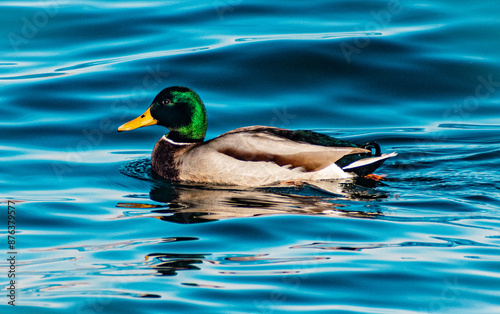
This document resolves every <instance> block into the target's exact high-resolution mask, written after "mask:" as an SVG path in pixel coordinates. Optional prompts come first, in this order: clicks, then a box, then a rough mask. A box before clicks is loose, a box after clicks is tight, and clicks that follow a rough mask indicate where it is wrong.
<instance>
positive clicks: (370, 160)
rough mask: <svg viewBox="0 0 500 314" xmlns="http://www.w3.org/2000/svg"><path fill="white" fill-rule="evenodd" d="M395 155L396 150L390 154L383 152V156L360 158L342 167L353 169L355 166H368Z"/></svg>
mask: <svg viewBox="0 0 500 314" xmlns="http://www.w3.org/2000/svg"><path fill="white" fill-rule="evenodd" d="M394 156H397V153H396V152H392V153H390V154H382V156H378V157H370V158H364V159H360V160H357V161H355V162H353V163H350V164H348V165H347V166H344V167H343V168H342V170H349V169H353V168H358V167H363V166H366V165H369V164H373V163H374V162H377V161H380V160H384V159H387V158H391V157H394Z"/></svg>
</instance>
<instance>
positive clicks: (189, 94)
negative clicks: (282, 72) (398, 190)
mask: <svg viewBox="0 0 500 314" xmlns="http://www.w3.org/2000/svg"><path fill="white" fill-rule="evenodd" d="M154 124H158V125H161V126H164V127H166V128H168V129H169V130H170V132H168V134H166V135H164V136H162V137H161V138H160V139H159V140H158V142H157V143H156V145H155V147H154V149H153V152H152V156H151V165H152V169H153V170H154V171H155V172H156V173H157V174H159V175H160V176H162V177H164V178H166V179H168V180H172V181H191V182H199V183H214V184H224V185H242V186H262V185H271V184H274V183H279V182H284V181H292V182H293V181H310V180H331V179H341V178H351V177H353V176H355V175H358V176H365V175H368V174H371V173H372V172H373V171H374V170H375V169H377V168H378V167H379V166H380V165H381V164H382V163H383V162H384V161H385V160H386V159H387V158H389V157H393V156H395V155H396V153H391V154H381V151H380V146H379V145H378V144H377V143H374V142H372V143H368V144H365V145H358V144H354V143H350V142H348V141H345V140H340V139H336V138H333V137H330V136H327V135H324V134H320V133H316V132H312V131H305V130H298V131H292V130H287V129H282V128H276V127H269V126H249V127H243V128H238V129H235V130H232V131H229V132H227V133H224V134H222V135H220V136H218V137H216V138H214V139H211V140H208V141H204V139H205V133H206V130H207V114H206V109H205V105H204V104H203V101H202V100H201V98H200V97H199V96H198V94H196V93H195V92H194V91H192V90H191V89H189V88H187V87H179V86H174V87H168V88H166V89H164V90H162V91H161V92H160V93H159V94H158V95H157V96H156V97H155V99H154V100H153V103H152V104H151V106H150V107H149V108H148V109H147V110H146V111H145V112H144V113H143V114H142V115H140V116H139V117H137V118H136V119H134V120H132V121H129V122H127V123H125V124H123V125H121V126H120V127H119V128H118V131H119V132H120V131H129V130H133V129H136V128H140V127H144V126H149V125H154Z"/></svg>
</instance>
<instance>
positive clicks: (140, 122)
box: [118, 108, 158, 132]
mask: <svg viewBox="0 0 500 314" xmlns="http://www.w3.org/2000/svg"><path fill="white" fill-rule="evenodd" d="M157 123H158V120H156V119H155V118H153V117H152V116H151V108H148V110H146V111H145V112H144V113H143V114H142V115H140V116H139V117H137V118H135V119H134V120H132V121H129V122H127V123H125V124H123V125H121V126H120V127H119V128H118V132H122V131H130V130H133V129H137V128H142V127H143V126H148V125H154V124H157Z"/></svg>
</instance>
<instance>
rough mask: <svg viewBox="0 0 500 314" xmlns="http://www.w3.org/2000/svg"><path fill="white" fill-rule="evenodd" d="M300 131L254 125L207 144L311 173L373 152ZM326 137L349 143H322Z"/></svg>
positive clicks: (232, 154) (245, 157) (238, 156)
mask: <svg viewBox="0 0 500 314" xmlns="http://www.w3.org/2000/svg"><path fill="white" fill-rule="evenodd" d="M297 132H300V131H290V130H285V129H279V128H271V127H261V126H254V127H247V128H240V129H236V130H233V131H230V132H227V133H225V134H222V135H221V136H219V137H217V138H215V139H213V140H211V141H208V142H206V143H205V145H208V146H209V147H210V148H211V149H213V150H215V151H217V152H218V153H221V154H224V155H227V156H230V157H232V158H235V159H237V160H242V161H266V162H273V163H275V164H277V165H279V166H281V167H288V168H302V169H301V170H303V171H308V172H309V171H318V170H321V169H323V168H326V167H328V166H330V165H331V164H333V163H336V162H338V161H339V160H341V159H342V158H344V157H345V156H350V155H357V154H361V155H366V154H370V150H367V149H364V148H360V147H356V145H355V144H351V143H349V142H346V141H342V140H337V139H334V138H331V137H329V136H327V135H322V134H319V133H314V132H312V134H313V135H314V136H313V137H310V136H306V135H308V134H304V133H297ZM309 132H310V131H309ZM327 140H329V141H330V142H332V141H338V143H340V144H341V143H347V145H346V144H344V145H343V146H324V145H321V144H319V142H320V141H322V142H325V141H327ZM311 142H312V143H311Z"/></svg>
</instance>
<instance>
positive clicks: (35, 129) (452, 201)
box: [0, 0, 500, 313]
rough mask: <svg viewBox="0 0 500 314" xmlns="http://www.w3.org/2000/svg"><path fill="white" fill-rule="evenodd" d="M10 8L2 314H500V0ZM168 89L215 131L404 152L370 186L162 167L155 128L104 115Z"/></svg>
mask: <svg viewBox="0 0 500 314" xmlns="http://www.w3.org/2000/svg"><path fill="white" fill-rule="evenodd" d="M0 6H1V11H2V12H3V14H2V16H3V18H2V19H0V26H1V27H0V29H1V30H2V32H1V36H2V38H3V40H1V41H0V51H1V52H2V60H0V81H1V84H0V86H1V87H0V90H1V93H0V100H1V102H2V106H0V114H1V116H2V117H3V119H2V120H0V146H1V150H0V173H1V176H0V191H1V194H0V195H1V204H0V205H1V206H2V210H1V212H2V213H3V214H2V215H3V216H2V220H1V221H2V223H3V224H4V227H3V228H2V229H1V230H2V232H1V236H2V242H3V243H4V244H3V245H2V246H1V250H2V251H1V252H2V258H1V260H0V261H1V262H0V284H1V287H2V291H3V293H2V295H3V296H4V297H0V307H1V311H2V312H7V311H8V312H9V313H10V312H14V313H27V312H34V313H66V312H69V313H73V312H74V313H111V312H121V311H123V312H125V311H126V312H131V311H132V312H134V313H150V312H153V311H156V312H164V313H188V312H189V313H289V312H292V311H295V312H306V311H307V312H314V313H321V312H322V313H330V312H334V311H338V312H341V313H388V312H390V313H414V312H419V313H421V312H424V313H426V312H427V313H449V312H474V313H494V312H498V309H499V307H500V302H499V301H498V300H500V298H499V297H500V292H499V289H498V286H499V284H500V280H499V268H498V262H499V260H500V251H499V245H500V241H499V239H500V235H499V233H498V231H499V227H500V222H499V219H500V215H499V207H500V206H499V205H500V202H499V201H498V199H499V198H500V179H499V170H498V169H499V165H500V158H499V156H500V155H499V152H500V145H499V143H500V132H499V131H500V120H499V118H500V68H499V64H500V62H499V61H500V60H499V59H500V56H499V51H500V42H499V40H498V38H500V27H499V26H500V25H499V21H500V19H499V12H500V10H499V9H500V5H499V4H497V3H496V2H485V3H482V2H476V3H472V2H470V1H455V2H449V1H433V2H432V3H430V2H424V1H415V0H413V1H410V0H408V1H403V0H401V1H331V2H329V3H325V2H322V1H312V2H311V1H309V2H307V3H304V2H302V1H289V2H287V3H286V4H273V3H269V2H264V1H245V0H241V1H236V0H235V1H224V0H221V1H213V2H207V3H205V4H200V3H199V2H194V1H184V2H175V1H171V2H165V1H144V2H137V1H121V2H120V3H111V2H106V1H93V2H86V1H78V2H68V1H45V2H19V1H10V2H3V3H0ZM171 85H185V86H188V87H191V88H192V89H194V90H195V91H197V92H198V93H199V95H200V96H201V98H202V99H203V100H204V102H205V104H206V106H207V111H208V119H209V126H208V133H207V138H213V137H215V136H217V135H219V134H221V133H223V132H225V131H228V130H231V129H234V128H237V127H242V126H247V125H270V126H277V127H284V128H290V129H311V130H315V131H318V132H321V133H325V134H328V135H331V136H335V137H339V138H344V139H348V140H350V141H353V142H358V143H366V142H369V141H375V140H376V141H377V142H379V143H380V145H381V146H382V149H383V151H384V152H392V151H397V152H398V154H399V155H398V157H397V158H393V159H391V160H388V161H387V162H386V163H385V164H384V165H383V166H382V167H381V168H380V169H378V171H377V173H378V174H386V175H387V179H388V180H387V181H384V182H382V183H377V184H369V182H357V183H355V182H333V183H329V184H326V183H324V184H321V186H309V185H306V186H302V187H292V186H291V187H274V188H260V189H243V188H238V187H213V186H199V185H190V184H171V183H168V182H164V181H162V180H158V179H157V178H155V177H153V176H152V175H151V170H150V167H149V157H150V153H151V150H152V148H153V146H154V144H155V142H156V141H157V140H158V138H159V137H160V136H161V135H162V134H164V133H165V132H166V130H164V129H162V128H161V127H158V126H154V127H149V128H144V129H140V130H136V131H133V132H127V133H118V132H116V129H117V127H118V126H119V125H121V124H122V123H124V122H126V121H128V120H130V119H131V118H134V117H136V116H138V115H139V114H141V113H142V112H143V111H144V110H145V109H146V108H147V107H148V105H149V104H150V102H151V100H152V99H153V98H154V96H155V95H156V94H157V93H158V92H159V91H160V90H161V89H163V88H164V87H167V86H171ZM7 200H10V201H13V202H15V208H16V217H15V219H16V228H17V229H16V231H17V234H16V246H17V252H18V253H17V264H16V265H17V270H16V276H17V279H18V285H17V290H16V293H17V296H16V307H15V308H14V307H11V306H9V305H8V304H7V302H8V301H9V299H7V297H6V294H7V293H9V291H8V282H9V281H8V280H9V278H8V277H7V274H8V269H9V264H8V262H7V258H8V254H7V252H8V247H7V244H6V243H7V236H8V234H7V220H8V218H7V215H6V211H7Z"/></svg>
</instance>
